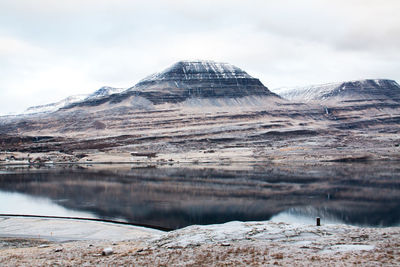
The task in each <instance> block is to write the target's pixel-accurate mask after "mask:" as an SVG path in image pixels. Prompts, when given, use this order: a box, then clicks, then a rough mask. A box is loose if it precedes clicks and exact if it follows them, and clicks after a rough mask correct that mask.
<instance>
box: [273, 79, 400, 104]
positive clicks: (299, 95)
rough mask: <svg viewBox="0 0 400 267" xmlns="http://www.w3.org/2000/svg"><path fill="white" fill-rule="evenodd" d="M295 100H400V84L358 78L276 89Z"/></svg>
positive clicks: (383, 80)
mask: <svg viewBox="0 0 400 267" xmlns="http://www.w3.org/2000/svg"><path fill="white" fill-rule="evenodd" d="M275 92H276V93H278V94H279V95H280V96H282V97H283V98H286V99H288V100H294V101H301V102H310V101H327V100H394V101H400V86H399V84H398V83H396V82H395V81H393V80H385V79H375V80H357V81H347V82H340V83H329V84H320V85H310V86H303V87H295V88H281V89H276V91H275Z"/></svg>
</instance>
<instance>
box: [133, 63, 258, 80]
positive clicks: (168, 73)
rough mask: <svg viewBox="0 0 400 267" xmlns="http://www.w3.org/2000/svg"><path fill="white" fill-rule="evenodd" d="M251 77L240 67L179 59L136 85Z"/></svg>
mask: <svg viewBox="0 0 400 267" xmlns="http://www.w3.org/2000/svg"><path fill="white" fill-rule="evenodd" d="M232 78H234V79H240V78H242V79H252V78H253V77H251V76H250V75H249V74H247V73H246V72H245V71H243V70H242V69H240V68H238V67H236V66H234V65H232V64H229V63H220V62H215V61H211V60H199V61H179V62H177V63H175V64H173V65H172V66H170V67H168V68H167V69H165V70H164V71H162V72H158V73H154V74H152V75H150V76H147V77H146V78H144V79H143V80H141V81H140V82H139V83H138V84H137V85H136V86H140V85H142V84H147V83H152V82H156V81H173V80H178V81H185V80H210V79H232Z"/></svg>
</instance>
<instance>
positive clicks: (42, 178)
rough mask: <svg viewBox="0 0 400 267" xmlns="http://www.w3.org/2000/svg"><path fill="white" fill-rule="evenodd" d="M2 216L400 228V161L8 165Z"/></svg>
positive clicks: (2, 182)
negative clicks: (342, 224)
mask: <svg viewBox="0 0 400 267" xmlns="http://www.w3.org/2000/svg"><path fill="white" fill-rule="evenodd" d="M0 213H2V214H34V215H47V216H68V217H85V218H101V219H112V220H117V221H125V222H131V223H138V224H145V225H151V226H156V227H164V228H169V229H176V228H181V227H184V226H187V225H191V224H213V223H223V222H227V221H233V220H240V221H256V220H273V221H283V222H290V223H307V224H308V223H314V221H315V217H321V220H322V223H345V224H351V225H362V226H399V225H400V163H393V162H392V163H387V162H385V163H379V162H378V163H367V164H361V163H358V164H348V163H347V164H325V165H314V166H312V165H308V166H304V165H296V164H292V165H290V166H285V165H236V166H208V165H194V166H185V167H172V166H170V167H137V166H134V165H109V166H106V165H93V166H70V167H52V168H43V167H42V168H39V169H36V168H30V169H28V168H11V167H8V168H5V167H3V169H2V170H1V171H0Z"/></svg>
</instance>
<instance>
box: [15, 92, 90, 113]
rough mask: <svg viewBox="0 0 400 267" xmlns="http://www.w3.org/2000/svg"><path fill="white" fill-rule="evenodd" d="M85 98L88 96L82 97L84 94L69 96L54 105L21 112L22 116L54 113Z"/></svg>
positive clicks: (35, 107)
mask: <svg viewBox="0 0 400 267" xmlns="http://www.w3.org/2000/svg"><path fill="white" fill-rule="evenodd" d="M87 97H88V95H84V94H82V95H73V96H69V97H67V98H65V99H63V100H61V101H58V102H55V103H50V104H46V105H40V106H33V107H29V108H27V109H26V110H25V111H24V112H23V114H33V113H45V112H54V111H57V110H59V109H60V108H63V107H66V106H68V105H71V104H73V103H77V102H80V101H83V100H84V99H86V98H87Z"/></svg>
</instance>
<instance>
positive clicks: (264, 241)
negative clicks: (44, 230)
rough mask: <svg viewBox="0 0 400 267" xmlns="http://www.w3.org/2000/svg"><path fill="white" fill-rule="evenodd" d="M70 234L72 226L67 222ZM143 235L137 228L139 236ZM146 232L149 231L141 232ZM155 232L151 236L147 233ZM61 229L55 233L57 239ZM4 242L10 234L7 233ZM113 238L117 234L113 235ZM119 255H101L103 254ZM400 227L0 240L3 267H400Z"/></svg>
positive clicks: (221, 229)
mask: <svg viewBox="0 0 400 267" xmlns="http://www.w3.org/2000/svg"><path fill="white" fill-rule="evenodd" d="M64 225H65V227H66V228H68V224H64ZM135 231H137V230H135ZM143 231H146V230H143ZM149 233H151V234H149ZM54 235H57V231H56V230H55V234H54ZM3 236H4V235H3ZM114 239H115V236H114ZM108 247H111V248H112V249H113V253H112V254H110V255H108V256H103V255H102V251H103V249H104V248H108ZM398 264H400V228H399V227H392V228H360V227H351V226H345V225H323V226H321V227H316V226H311V225H291V224H285V223H274V222H248V223H242V222H230V223H226V224H220V225H209V226H190V227H186V228H183V229H180V230H176V231H172V232H167V233H166V232H157V231H154V232H146V234H143V233H142V234H139V233H138V235H137V236H136V237H132V236H131V237H130V238H129V240H119V241H115V240H109V241H104V240H100V239H94V240H80V241H66V240H64V241H49V240H44V239H30V238H22V237H14V238H5V237H3V238H2V239H1V241H0V265H2V266H93V265H117V266H118V265H119V266H121V265H123V266H127V265H129V266H265V265H278V266H398Z"/></svg>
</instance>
